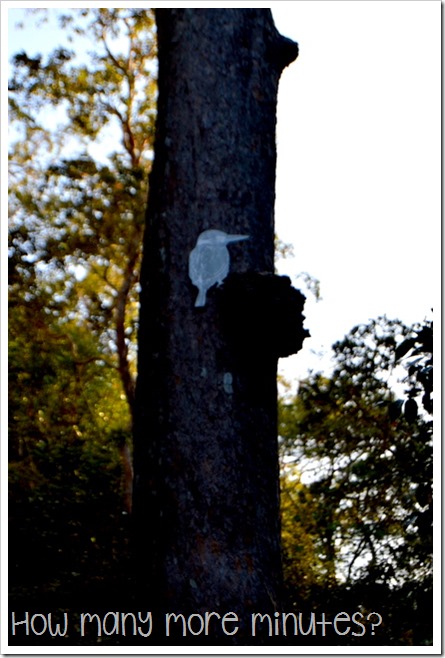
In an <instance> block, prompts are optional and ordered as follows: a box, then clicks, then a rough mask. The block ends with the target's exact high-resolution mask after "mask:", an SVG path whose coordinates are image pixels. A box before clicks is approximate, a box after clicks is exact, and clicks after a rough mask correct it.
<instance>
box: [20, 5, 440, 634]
mask: <svg viewBox="0 0 445 658" xmlns="http://www.w3.org/2000/svg"><path fill="white" fill-rule="evenodd" d="M57 15H58V17H59V20H60V26H61V34H63V35H64V36H65V42H64V45H62V46H60V47H59V48H57V49H55V50H54V51H53V52H51V53H49V54H48V53H42V54H41V55H38V56H35V55H33V56H32V57H29V56H28V55H27V54H26V52H25V51H24V50H23V51H21V52H19V53H17V55H16V56H15V57H14V59H13V62H12V76H11V79H10V83H9V99H10V126H11V143H10V153H9V202H10V217H9V253H8V255H9V458H10V540H11V551H10V555H11V556H12V558H11V564H10V577H11V580H10V583H11V593H12V598H13V600H14V601H15V602H16V603H17V602H18V606H20V605H22V606H23V609H28V607H27V606H28V605H29V601H30V600H32V601H42V600H44V601H45V603H48V605H50V604H51V605H53V604H54V602H55V601H56V602H57V603H56V604H55V605H56V607H58V608H62V607H64V606H68V605H72V606H76V605H78V604H79V601H80V600H81V599H83V600H85V596H84V592H85V587H87V588H88V592H89V593H90V594H91V593H92V592H96V589H95V588H96V586H97V584H98V582H99V581H100V583H101V584H102V585H103V587H104V589H103V590H101V596H99V594H97V601H98V602H99V599H100V604H103V603H104V601H108V600H109V598H107V597H108V595H109V592H110V591H111V590H113V588H114V589H115V592H116V591H117V592H118V593H119V592H120V590H119V589H116V588H119V587H124V586H125V587H126V586H127V580H126V578H127V572H128V569H127V561H128V556H129V551H128V536H129V532H128V527H127V518H128V512H129V511H130V509H131V495H130V491H129V487H130V486H131V456H130V443H129V439H130V436H131V423H132V413H133V396H134V378H135V355H136V340H135V339H136V330H137V318H138V292H139V286H138V277H139V267H140V260H141V245H142V232H143V229H144V214H145V204H146V197H147V180H148V172H149V170H150V168H151V160H152V146H153V138H154V123H155V115H156V94H157V90H156V38H155V30H154V20H153V15H152V13H151V12H150V11H147V10H138V9H132V8H123V9H79V10H67V11H66V12H65V11H63V12H62V11H60V12H57ZM41 16H42V17H43V18H42V20H45V12H40V13H37V14H36V19H37V20H40V17H41ZM83 38H85V39H84V41H82V39H83ZM80 43H84V44H87V43H88V44H89V45H88V46H85V47H84V48H80V46H79V44H80ZM89 48H91V52H89ZM334 362H335V367H334V370H333V372H332V373H331V374H329V375H326V374H323V373H316V374H310V375H308V377H307V378H306V379H305V380H304V381H303V382H301V384H300V386H299V389H298V393H297V394H296V395H294V396H289V395H288V396H284V397H283V398H282V399H281V400H280V403H279V409H280V422H279V441H280V450H281V462H282V495H281V501H282V502H281V505H282V526H283V532H282V539H283V549H284V550H283V560H284V566H285V575H286V583H285V585H286V597H287V605H288V607H289V608H292V609H303V608H304V609H306V610H315V609H317V610H326V612H328V610H331V609H332V610H334V611H335V612H338V609H339V608H338V605H339V604H340V603H341V604H344V605H345V606H349V608H350V609H352V608H353V607H354V606H357V605H359V606H361V608H360V609H363V610H368V611H370V610H371V609H372V608H375V609H377V606H378V605H379V606H380V607H379V611H381V613H382V614H383V616H384V618H385V629H384V634H382V635H381V637H382V638H384V640H382V642H383V643H384V642H385V641H386V643H391V644H420V643H430V642H431V625H430V617H431V590H432V457H433V452H432V410H433V409H432V367H433V362H432V324H431V323H429V322H424V323H422V324H419V325H416V326H414V327H407V326H405V325H404V324H403V323H401V322H399V321H390V320H387V319H386V318H379V319H377V320H375V321H374V322H371V323H369V324H368V325H366V326H358V327H356V328H354V329H353V330H352V331H351V332H350V333H349V334H348V336H346V337H345V338H344V339H342V340H340V341H339V342H338V343H336V344H335V346H334ZM400 380H403V386H404V390H403V392H402V391H401V390H400V384H398V383H397V382H398V381H400ZM116 583H117V585H116ZM114 586H116V587H114ZM33 597H34V598H33ZM42 597H43V598H42ZM119 598H120V599H121V596H120V594H119ZM62 599H63V602H62ZM336 606H337V607H336ZM349 608H348V609H349ZM16 609H18V608H16ZM402 618H403V620H402V621H401V619H402ZM339 641H341V640H339Z"/></svg>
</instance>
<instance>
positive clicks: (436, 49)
mask: <svg viewBox="0 0 445 658" xmlns="http://www.w3.org/2000/svg"><path fill="white" fill-rule="evenodd" d="M82 4H83V5H84V6H93V5H94V4H96V3H91V2H90V3H76V2H72V3H60V2H51V3H49V6H50V8H51V9H53V8H54V9H56V8H60V7H63V6H64V5H65V6H66V7H75V6H81V5H82ZM2 5H3V6H2V10H3V9H4V8H5V5H6V6H7V7H9V14H10V17H9V18H10V20H9V43H8V52H9V54H11V53H14V52H17V51H18V50H21V49H26V50H27V52H28V54H30V55H31V54H33V53H35V52H41V51H42V50H45V49H46V48H51V47H53V46H55V45H57V43H58V35H57V30H54V31H53V33H48V31H47V30H45V33H42V32H39V31H36V30H35V29H33V30H27V31H19V32H17V31H16V30H15V29H14V23H15V22H16V20H18V19H19V18H20V14H21V11H20V7H25V6H27V7H30V6H33V7H36V6H45V3H38V2H33V3H27V4H25V3H20V2H11V3H8V2H6V3H2ZM113 5H114V6H119V5H118V3H109V2H105V3H100V5H99V6H102V7H103V6H113ZM46 6H48V4H47V5H46ZM133 6H135V7H137V6H140V7H143V6H146V5H144V4H143V3H133ZM150 6H152V5H150ZM173 6H175V5H173ZM176 6H179V5H176ZM189 6H192V7H193V6H195V7H202V3H190V4H189ZM212 6H224V7H229V6H236V7H242V6H248V4H247V3H243V2H241V3H240V2H238V3H235V4H234V3H225V4H224V5H222V4H220V3H212ZM255 6H257V7H261V6H267V4H265V3H256V5H255ZM272 12H273V15H274V18H275V22H276V25H277V28H278V29H279V31H280V32H281V33H282V34H285V35H286V36H289V37H291V38H292V39H294V40H295V41H298V43H299V46H300V55H299V57H298V59H297V60H296V61H295V62H294V63H293V64H292V65H291V66H290V67H288V69H286V70H285V72H284V73H283V76H282V80H281V83H280V93H279V105H278V168H277V203H276V229H277V234H278V236H279V237H280V238H281V240H282V241H284V242H287V243H291V244H292V245H293V246H294V254H295V256H294V258H291V259H287V260H286V261H284V262H282V263H280V264H279V272H280V273H286V274H288V275H290V276H291V277H292V278H293V280H294V282H295V285H297V286H298V285H301V282H298V281H297V280H296V279H295V277H296V275H297V274H298V273H300V272H308V273H309V274H310V275H312V276H314V277H316V278H317V279H319V280H320V283H321V295H322V300H321V301H319V302H318V303H315V301H314V299H313V298H312V297H311V296H310V295H309V296H308V301H307V304H306V318H307V319H306V327H307V328H308V329H309V330H310V332H311V336H312V337H311V339H308V340H306V341H305V346H304V349H303V351H302V352H300V353H299V354H298V355H296V356H294V357H290V358H288V359H284V360H281V361H280V366H281V370H282V372H283V373H284V374H285V376H286V377H288V378H299V377H303V376H304V374H305V372H306V371H307V369H308V368H312V369H314V370H319V369H322V368H325V367H326V366H327V359H328V354H329V348H330V346H331V344H332V343H333V342H334V341H336V340H339V339H341V338H342V337H343V336H344V335H345V334H346V333H347V332H348V331H349V330H350V329H351V328H352V327H353V326H354V325H355V324H358V323H362V322H367V321H368V320H369V319H371V318H376V317H377V316H379V315H382V314H387V315H388V316H389V317H390V318H396V317H397V318H399V319H401V320H403V321H405V322H406V323H408V324H409V323H413V322H416V321H422V320H423V319H424V318H425V317H426V316H428V317H431V312H430V309H431V308H432V307H435V309H436V315H437V310H438V309H439V303H440V299H439V286H440V222H441V206H440V204H441V192H440V185H441V133H440V130H441V72H440V65H441V24H440V23H441V3H440V1H439V0H419V1H415V0H385V1H384V2H376V1H375V0H361V1H360V2H351V1H350V0H317V1H314V0H298V1H295V2H291V1H287V2H276V1H275V2H273V3H272ZM11 18H12V20H11ZM2 23H3V25H5V23H6V21H2ZM323 352H324V353H325V355H326V356H325V358H324V359H323V360H320V353H323Z"/></svg>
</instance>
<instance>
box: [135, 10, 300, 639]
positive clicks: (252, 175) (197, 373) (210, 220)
mask: <svg viewBox="0 0 445 658" xmlns="http://www.w3.org/2000/svg"><path fill="white" fill-rule="evenodd" d="M156 18H157V29H158V47H159V100H158V122H157V134H156V142H155V160H154V164H153V169H152V174H151V178H150V197H149V205H148V215H147V229H146V235H145V242H144V257H143V264H142V273H141V315H140V329H139V364H138V380H137V387H136V406H135V429H134V440H135V451H134V466H135V485H134V520H135V531H136V545H137V549H138V557H139V561H138V580H139V583H140V584H141V585H142V589H143V592H144V601H145V602H147V605H148V602H149V605H150V606H151V609H153V610H156V611H158V612H165V611H168V612H175V613H179V612H180V613H184V614H192V613H202V612H203V611H217V612H219V613H221V614H224V613H226V612H229V611H233V612H235V613H237V614H238V616H239V617H240V620H241V628H240V630H239V631H238V632H237V634H236V635H233V636H231V637H230V638H228V636H225V639H230V640H231V641H232V642H234V643H237V642H247V630H245V629H244V627H243V624H244V621H245V620H246V616H247V615H248V614H249V613H250V612H261V613H266V612H269V613H270V612H272V613H273V611H274V610H276V609H277V608H279V599H280V582H281V560H280V538H279V536H280V528H279V485H278V481H279V480H278V457H277V438H276V435H277V417H276V406H277V404H276V397H277V392H276V365H277V350H275V349H274V348H273V346H271V345H268V344H267V341H266V344H264V345H263V346H262V348H261V349H260V350H259V351H256V352H255V353H254V352H253V351H252V349H250V351H249V349H248V348H249V345H246V351H245V353H244V352H243V349H242V345H241V349H240V345H239V344H238V345H236V337H235V339H234V333H236V330H235V331H234V327H236V317H235V318H234V317H231V318H230V317H227V316H230V314H231V313H234V312H235V311H233V309H232V310H231V305H230V295H229V296H227V295H225V297H224V294H223V291H224V289H226V291H228V289H229V286H224V284H223V286H222V288H217V287H212V288H210V289H209V290H208V292H207V299H206V303H205V305H204V306H202V307H195V300H196V297H197V293H198V290H197V288H196V287H195V286H194V285H193V283H192V281H191V280H190V278H189V273H188V261H189V254H190V251H191V250H192V249H193V248H194V247H195V244H196V241H197V238H198V236H199V235H200V233H201V232H202V231H204V230H206V229H219V230H222V231H225V232H226V233H229V234H244V235H248V236H249V239H248V240H247V241H243V242H237V243H233V244H231V245H230V246H229V247H228V249H229V252H230V257H231V268H230V269H231V272H233V273H238V275H240V274H243V273H249V275H251V274H252V273H269V276H273V270H274V196H275V194H274V187H275V161H276V152H275V123H276V98H277V87H278V80H279V77H280V73H281V71H282V69H283V68H284V67H285V66H286V65H287V64H289V63H290V62H291V61H292V60H293V59H294V58H295V57H296V56H297V46H296V44H294V43H293V42H291V41H289V40H287V39H285V38H283V37H281V36H280V35H279V34H278V32H277V31H276V29H275V27H274V25H273V21H272V16H271V13H270V10H268V9H262V10H259V9H158V10H156ZM260 316H261V314H260ZM228 326H230V327H231V330H228V329H227V327H228ZM256 329H258V330H261V327H252V331H255V330H256ZM244 333H245V332H244ZM255 344H257V343H255ZM245 354H246V355H248V357H246V358H244V355H245ZM147 609H149V608H147ZM232 627H233V626H232ZM216 636H217V632H216V630H215V632H214V633H213V632H212V637H210V638H206V639H207V641H209V640H210V643H212V642H211V640H212V639H213V640H214V639H215V637H216ZM218 639H219V640H220V639H221V638H220V637H219V638H218ZM222 639H224V637H223V638H222Z"/></svg>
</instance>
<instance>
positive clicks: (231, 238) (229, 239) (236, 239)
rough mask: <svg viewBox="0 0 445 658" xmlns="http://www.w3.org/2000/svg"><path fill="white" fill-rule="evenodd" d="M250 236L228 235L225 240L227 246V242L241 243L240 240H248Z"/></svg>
mask: <svg viewBox="0 0 445 658" xmlns="http://www.w3.org/2000/svg"><path fill="white" fill-rule="evenodd" d="M249 237H250V236H248V235H228V236H227V238H226V242H227V244H229V242H241V240H248V239H249Z"/></svg>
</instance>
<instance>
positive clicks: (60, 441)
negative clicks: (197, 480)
mask: <svg viewBox="0 0 445 658" xmlns="http://www.w3.org/2000/svg"><path fill="white" fill-rule="evenodd" d="M51 12H52V10H50V13H51ZM34 13H35V12H34ZM37 15H38V16H41V15H43V19H42V20H43V21H45V20H46V18H47V17H48V15H49V14H48V11H47V10H45V11H43V12H41V11H39V12H38V13H37ZM54 15H55V16H57V17H58V20H59V22H60V24H61V28H62V30H61V37H62V35H64V36H65V42H66V43H65V44H64V45H63V46H60V47H58V48H57V49H55V50H54V51H53V52H51V53H49V54H48V53H43V54H39V55H37V56H34V55H33V56H32V57H30V56H28V55H27V54H26V52H25V51H22V52H20V53H18V54H17V55H16V56H15V57H14V58H13V74H12V76H11V80H10V82H9V91H10V93H9V99H10V124H11V135H12V140H11V145H10V153H9V169H10V172H9V173H10V175H9V182H10V187H9V201H10V223H9V337H10V342H9V356H10V360H9V363H10V370H9V377H10V382H9V408H10V414H9V420H10V427H9V442H10V444H9V445H10V549H11V553H10V554H11V555H12V556H14V558H13V560H11V572H10V577H11V580H10V583H11V587H12V591H13V592H15V596H19V595H21V592H26V593H27V594H29V591H30V590H31V589H32V587H33V584H34V585H35V586H36V587H38V589H39V592H40V594H42V588H43V589H44V590H45V591H49V590H51V591H52V590H57V587H60V586H61V584H62V583H63V584H64V588H65V591H66V590H67V589H69V587H70V585H69V584H70V583H72V584H73V586H74V584H75V583H76V582H79V576H80V574H83V578H86V579H87V580H88V579H89V580H90V581H91V582H94V580H95V579H96V577H97V576H98V575H99V574H100V575H101V577H104V576H105V574H106V573H108V575H109V576H110V574H111V575H112V574H115V573H116V570H117V568H118V564H119V563H121V562H122V559H123V558H124V557H125V555H126V551H127V543H128V528H126V518H127V517H126V513H127V512H128V511H129V509H130V506H131V459H130V451H129V438H130V436H131V415H132V404H133V388H134V375H135V342H136V330H137V309H138V272H139V262H140V256H141V244H142V232H143V228H144V212H145V203H146V196H147V179H148V171H149V168H150V164H151V157H152V143H153V134H154V121H155V101H156V65H155V62H156V60H155V57H156V48H155V34H154V20H153V15H152V13H151V12H150V11H147V10H137V9H132V8H129V9H85V10H83V9H82V10H69V11H68V12H67V13H62V12H60V11H56V12H54V13H52V16H54ZM38 27H39V25H38ZM74 39H75V40H76V52H75V51H74V50H71V49H70V42H71V41H73V40H74ZM81 44H88V46H90V44H94V52H88V50H87V48H86V47H85V48H84V49H82V47H81ZM119 135H120V141H119ZM36 528H37V529H38V533H37V534H38V536H36ZM31 546H32V550H30V547H31ZM83 584H84V585H85V581H83Z"/></svg>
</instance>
